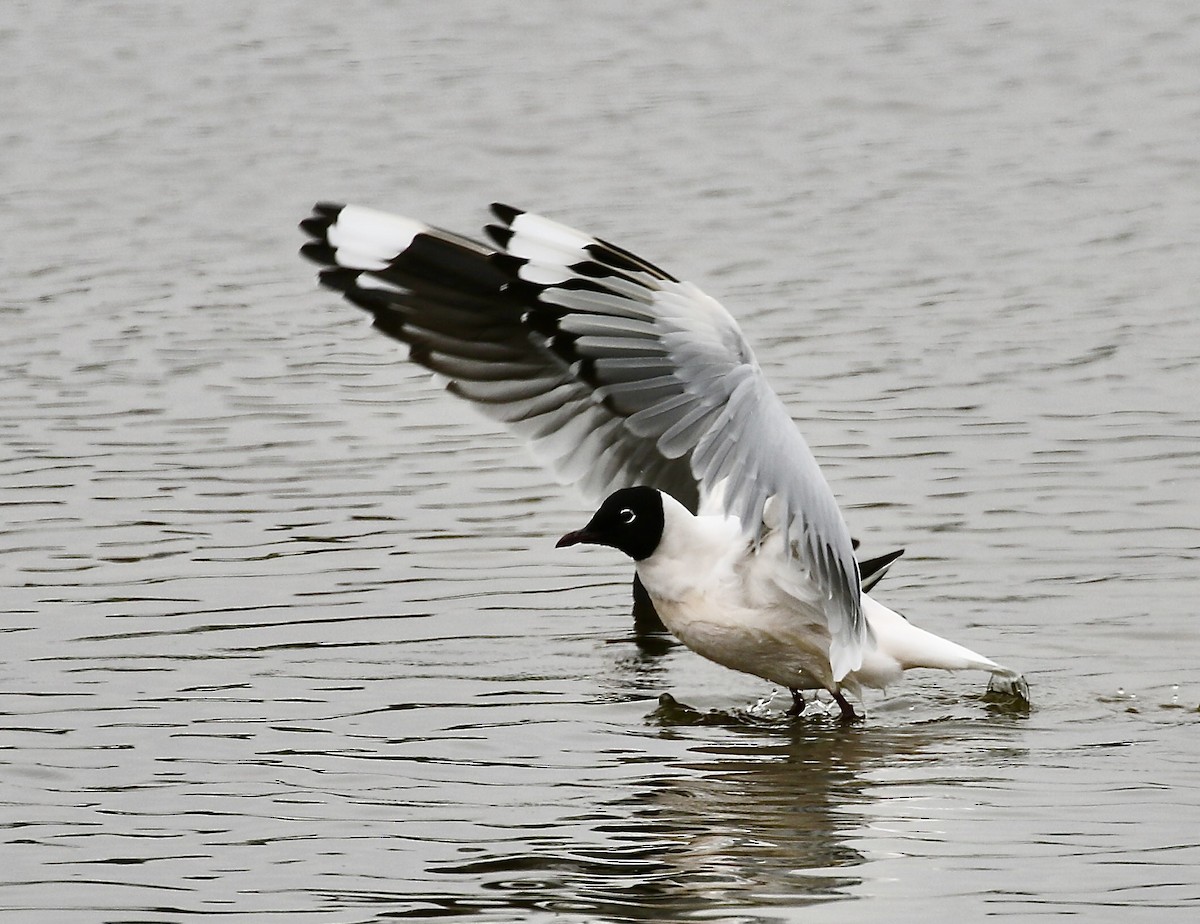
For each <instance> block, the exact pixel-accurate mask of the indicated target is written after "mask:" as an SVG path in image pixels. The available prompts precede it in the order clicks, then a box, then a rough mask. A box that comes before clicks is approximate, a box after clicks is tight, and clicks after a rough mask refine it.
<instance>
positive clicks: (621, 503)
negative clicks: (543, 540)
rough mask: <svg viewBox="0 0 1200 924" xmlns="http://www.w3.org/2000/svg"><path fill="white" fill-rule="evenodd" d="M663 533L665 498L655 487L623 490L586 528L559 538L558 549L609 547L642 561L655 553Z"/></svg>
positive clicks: (599, 511) (612, 496)
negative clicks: (577, 546)
mask: <svg viewBox="0 0 1200 924" xmlns="http://www.w3.org/2000/svg"><path fill="white" fill-rule="evenodd" d="M662 533H663V500H662V495H661V494H660V493H659V492H658V491H656V490H655V489H654V488H644V487H639V488H622V489H621V490H619V491H615V492H613V493H612V494H610V495H609V496H608V498H607V499H606V500H605V501H604V503H603V504H601V505H600V509H599V510H597V511H596V513H595V514H594V515H593V516H592V518H591V519H590V520H589V521H588V525H587V526H585V527H584V528H583V529H580V530H576V531H575V532H573V533H567V534H566V535H565V536H563V537H562V538H561V539H559V540H558V548H560V549H561V548H562V547H563V546H565V545H578V544H579V543H581V542H586V543H590V544H591V545H609V546H612V547H613V548H614V549H618V550H619V551H622V552H624V553H625V554H626V555H628V556H629V557H630V558H632V559H633V560H634V561H641V560H642V559H643V558H649V557H650V556H651V555H653V554H654V550H655V549H656V548H658V543H659V540H660V539H662Z"/></svg>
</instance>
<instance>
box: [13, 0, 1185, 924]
mask: <svg viewBox="0 0 1200 924" xmlns="http://www.w3.org/2000/svg"><path fill="white" fill-rule="evenodd" d="M1197 62H1200V13H1197V12H1196V9H1195V6H1194V4H1192V3H1189V2H1184V0H1178V2H1169V0H1164V2H1149V3H1141V4H1124V3H1116V2H1113V3H1099V4H1097V3H1083V2H1070V0H1068V2H1064V3H1056V4H1017V5H1012V4H1007V3H1001V2H998V0H997V2H982V0H979V2H974V0H973V2H968V3H962V4H955V5H949V4H935V3H914V4H903V5H895V6H893V5H888V4H876V5H872V4H858V5H844V4H835V5H810V4H799V5H795V4H793V5H782V4H780V5H754V6H752V7H751V6H741V5H738V6H735V5H732V4H729V5H717V4H706V3H690V4H689V3H678V4H675V3H649V4H646V3H623V4H613V5H609V6H605V5H601V6H599V7H597V6H595V5H592V6H589V7H587V8H584V7H570V8H568V7H566V6H564V5H561V4H555V3H552V2H549V0H532V2H525V3H521V4H503V3H490V2H489V3H477V4H471V5H469V6H468V5H462V6H461V7H459V6H451V5H443V4H433V3H430V4H417V3H404V4H391V3H382V2H379V3H368V2H347V3H338V4H325V5H317V4H301V3H289V2H280V3H271V4H243V3H234V2H221V3H216V2H214V3H208V4H192V3H157V4H138V3H133V4H125V3H103V2H97V3H91V4H70V3H54V2H45V3H42V2H39V3H33V2H10V3H8V4H7V5H5V6H4V8H3V10H0V111H2V112H3V119H2V122H0V126H2V127H0V151H2V155H3V156H2V157H0V177H2V179H3V182H2V183H0V214H3V216H4V217H5V220H6V230H5V233H4V235H3V245H2V253H3V256H2V265H3V268H4V273H3V282H2V283H0V325H3V328H2V329H3V338H2V339H0V435H2V438H3V453H2V456H0V505H2V508H3V511H4V519H3V521H2V525H0V552H2V555H0V567H2V569H3V576H4V604H5V606H4V616H3V622H2V624H0V629H2V633H0V638H2V641H3V658H2V660H0V715H2V732H0V779H2V780H3V796H2V798H0V833H2V837H3V846H2V848H0V855H2V856H3V860H4V862H3V865H2V866H0V917H2V918H3V919H4V920H6V921H7V920H11V921H14V922H16V921H20V922H76V921H79V922H84V921H87V922H91V921H106V922H130V921H137V922H173V921H193V920H197V919H200V918H204V917H208V916H212V915H224V916H226V917H228V918H230V919H237V920H254V921H273V920H278V921H288V922H294V921H313V922H373V921H387V920H396V919H408V920H422V919H432V918H439V919H442V920H462V921H515V920H524V921H540V920H546V921H549V920H555V921H581V922H583V921H589V922H590V921H632V920H653V921H684V920H705V921H745V922H759V921H794V920H805V921H822V920H839V921H848V920H873V919H878V920H888V921H901V922H909V921H919V922H928V921H931V920H939V921H940V920H975V919H979V918H982V917H983V916H984V915H989V916H1008V917H1012V918H1015V919H1018V920H1029V919H1032V918H1034V917H1035V916H1043V915H1046V916H1060V915H1066V914H1078V915H1081V916H1083V917H1085V918H1086V919H1088V920H1120V921H1132V920H1144V921H1190V920H1193V919H1194V916H1195V914H1196V910H1197V907H1200V872H1198V870H1200V771H1198V770H1197V766H1198V765H1200V743H1198V740H1197V739H1198V736H1200V712H1198V708H1200V683H1198V682H1197V678H1196V673H1195V664H1196V663H1197V661H1198V660H1200V632H1198V630H1197V621H1196V613H1195V605H1194V602H1193V598H1194V595H1195V590H1196V586H1197V579H1196V572H1197V561H1198V559H1200V500H1198V498H1200V461H1198V460H1200V453H1198V447H1200V410H1198V404H1197V397H1196V396H1197V391H1198V388H1200V320H1198V312H1197V304H1198V302H1200V261H1198V260H1197V256H1196V246H1197V241H1198V240H1200V147H1197V142H1196V139H1197V137H1200V103H1198V102H1197V100H1198V99H1200V93H1198V91H1200V65H1198V64H1197ZM319 198H334V199H351V200H354V201H360V202H365V203H370V204H375V205H379V206H382V207H387V208H392V209H396V210H403V211H407V212H410V213H412V214H416V215H420V216H422V217H425V218H427V219H430V220H433V221H436V222H438V223H441V224H444V225H447V226H450V227H453V228H456V229H459V230H471V229H473V228H476V227H478V226H479V224H480V223H482V221H483V220H484V218H485V215H484V207H485V205H486V203H488V202H489V201H491V200H493V199H500V200H505V201H511V202H513V203H514V204H517V205H520V206H524V207H528V208H535V209H538V210H541V211H544V212H547V213H550V214H552V215H554V216H555V217H558V218H560V219H562V220H564V221H567V222H570V223H572V224H575V225H579V226H583V227H586V228H588V229H589V230H591V231H593V232H594V233H597V234H600V235H602V236H604V237H607V238H609V239H614V240H617V241H618V242H620V243H623V244H626V245H627V246H629V247H631V248H633V249H635V250H637V251H639V252H642V253H644V254H645V255H646V256H647V257H649V258H650V259H653V260H655V261H656V262H660V263H661V264H663V265H664V266H667V267H668V268H670V269H671V270H673V271H675V272H677V273H679V274H682V275H684V276H685V277H686V278H690V279H693V280H695V281H696V282H698V283H700V284H701V285H702V286H704V288H705V289H706V290H707V291H709V292H710V293H711V294H713V295H715V296H717V297H718V298H720V299H722V301H723V302H724V303H725V304H726V305H727V306H729V307H730V308H731V310H732V311H733V312H734V313H735V314H737V315H738V317H739V318H741V319H742V321H743V324H744V327H745V329H746V333H747V335H748V337H749V338H750V339H751V340H752V341H753V342H754V343H755V344H756V346H757V348H758V350H759V356H760V359H761V361H762V363H763V365H764V366H765V367H766V368H767V369H768V372H769V374H770V376H771V378H772V380H773V381H774V382H775V383H776V385H777V387H778V389H779V391H780V392H781V394H782V395H783V396H784V398H785V400H786V402H787V403H788V405H789V407H790V408H791V410H792V411H793V413H794V415H795V416H796V417H797V419H798V420H799V421H800V422H801V426H802V427H803V429H804V431H805V433H806V435H807V436H808V438H809V441H810V442H811V444H812V445H813V447H814V450H815V451H816V453H817V455H818V457H819V458H820V459H821V461H822V464H823V466H824V467H825V470H826V473H827V475H828V476H829V478H830V481H831V482H832V483H833V485H834V487H835V490H836V491H837V493H838V495H839V497H840V499H841V501H842V503H843V505H844V507H845V510H846V513H847V517H848V519H849V521H850V523H851V527H852V529H853V531H854V532H855V534H856V535H857V536H858V537H859V538H860V539H862V540H863V542H864V549H865V551H866V552H868V553H869V554H878V553H881V552H884V551H887V550H889V549H891V548H895V547H899V546H904V547H906V548H907V550H908V552H907V554H906V556H905V557H904V558H903V559H902V560H901V561H900V562H899V563H898V565H897V566H896V567H895V568H894V569H893V574H892V575H891V576H889V578H888V579H887V582H886V583H885V584H884V585H883V586H882V587H881V589H880V592H879V596H880V597H881V598H883V599H884V600H885V601H887V602H888V603H890V604H891V605H893V606H895V607H898V608H899V609H901V610H903V611H904V612H905V613H907V614H908V615H910V616H911V617H913V618H914V619H916V620H918V621H919V622H921V623H922V624H923V625H926V626H928V627H929V628H931V629H934V630H935V631H939V632H942V633H944V634H947V635H951V636H953V637H954V638H956V639H958V640H960V641H963V642H964V643H966V644H969V645H970V646H971V647H974V648H977V649H980V650H982V651H984V652H986V653H987V654H989V655H991V656H993V657H995V658H996V659H998V660H1000V661H1003V662H1005V663H1009V664H1012V665H1013V666H1016V667H1019V668H1020V669H1022V670H1024V671H1026V672H1027V674H1028V676H1029V678H1030V681H1031V683H1032V686H1033V697H1034V704H1033V708H1032V709H1029V710H1022V709H1016V708H1013V707H1012V706H1011V704H1007V703H1004V702H1001V701H996V700H993V699H990V698H989V697H988V696H987V695H985V693H984V689H983V686H982V683H981V681H980V680H979V678H976V677H965V676H964V677H943V676H937V677H934V676H927V677H917V678H914V679H912V680H911V681H909V682H906V683H905V684H904V685H903V686H902V687H899V688H897V689H895V690H893V691H891V693H890V694H889V695H887V696H880V695H875V696H872V697H871V698H869V699H868V701H867V704H866V705H867V714H868V719H867V721H866V722H865V723H864V724H863V725H861V726H857V727H851V728H845V727H841V726H839V725H838V724H837V723H836V722H834V721H833V720H832V718H830V717H825V716H822V715H819V714H812V713H811V712H810V714H808V715H806V716H804V717H803V718H801V719H800V720H792V719H789V718H787V717H786V716H785V715H784V712H783V709H784V705H785V703H784V700H785V699H786V696H785V697H778V696H777V695H776V694H777V692H778V691H774V690H772V689H771V688H770V687H769V685H765V684H764V683H762V682H760V681H757V680H755V679H754V678H750V677H746V676H741V675H735V674H732V673H730V672H726V671H723V670H721V669H720V668H717V667H716V666H714V665H711V664H708V663H705V662H702V661H701V660H700V659H699V658H697V657H696V656H694V655H692V654H690V653H689V652H687V651H685V650H683V649H681V648H678V647H675V646H673V645H671V644H670V642H669V641H668V640H667V639H664V638H662V637H660V636H656V635H654V634H653V633H649V634H647V633H644V632H639V631H638V630H637V629H636V628H635V626H634V623H633V621H632V620H631V619H630V617H629V589H628V576H629V575H628V570H629V569H628V567H627V565H626V564H624V563H623V562H622V561H620V560H618V557H617V556H615V555H606V554H605V553H604V552H602V551H594V552H593V553H591V554H585V553H574V552H556V551H555V550H554V549H553V542H554V539H555V537H557V536H558V535H560V534H561V533H562V532H564V531H565V530H567V529H569V528H574V527H576V526H578V525H579V523H580V522H581V520H582V519H583V518H584V517H585V516H586V515H587V512H588V510H587V505H586V504H585V503H584V501H583V500H581V499H580V498H578V497H575V496H574V495H573V494H571V492H570V491H569V490H566V489H562V488H559V487H558V486H556V485H554V484H551V483H549V482H548V480H547V479H546V477H545V476H544V474H543V472H542V471H541V470H540V469H539V468H538V467H536V466H535V465H534V464H532V463H531V462H530V461H529V460H528V459H527V457H526V456H525V455H524V454H523V452H522V450H521V449H520V447H519V446H518V445H517V444H516V443H515V442H513V441H512V440H511V439H510V438H509V437H508V436H507V435H505V434H503V433H500V432H498V431H497V430H496V429H495V428H494V427H492V426H491V425H490V424H487V423H484V422H481V421H480V420H478V419H476V418H475V417H473V416H472V414H471V413H470V412H469V411H468V410H466V409H464V408H461V407H459V406H457V405H456V404H455V402H454V401H453V400H452V399H451V398H450V397H448V396H446V395H444V394H443V393H442V392H440V390H439V388H438V387H437V385H436V384H435V383H431V382H429V380H428V378H427V376H425V375H424V374H422V373H420V372H419V371H417V370H416V369H415V368H413V367H411V366H409V365H408V364H406V363H405V362H404V360H403V356H402V353H401V352H400V351H399V350H398V349H397V348H396V347H395V345H393V344H392V343H390V342H387V341H385V340H384V339H383V338H381V337H379V336H378V335H376V334H374V333H372V332H371V331H370V330H369V329H368V328H367V327H366V326H365V324H364V323H363V321H362V319H361V318H360V317H359V316H358V315H357V313H356V312H355V311H354V309H352V308H350V307H348V306H345V305H343V304H340V303H339V302H338V301H337V299H335V298H334V297H333V296H332V295H330V294H328V293H322V292H319V291H317V289H316V287H315V285H314V283H313V271H312V268H311V267H308V266H306V265H304V264H303V263H302V262H301V261H300V260H299V259H298V258H297V256H296V253H295V251H296V248H297V246H298V244H299V235H298V233H297V232H296V230H295V224H296V222H297V221H298V220H299V219H300V218H302V217H303V216H304V215H305V213H306V212H307V210H308V208H309V206H310V205H311V203H312V201H314V200H316V199H319ZM663 694H669V697H668V698H664V699H661V700H660V697H661V696H662V695H663Z"/></svg>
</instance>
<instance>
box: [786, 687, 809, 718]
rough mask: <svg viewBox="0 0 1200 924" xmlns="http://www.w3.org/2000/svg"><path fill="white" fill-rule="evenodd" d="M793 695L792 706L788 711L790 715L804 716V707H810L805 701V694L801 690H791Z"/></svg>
mask: <svg viewBox="0 0 1200 924" xmlns="http://www.w3.org/2000/svg"><path fill="white" fill-rule="evenodd" d="M788 692H789V693H791V694H792V706H791V708H790V709H788V711H787V714H788V715H804V707H805V706H807V705H808V703H806V702H805V701H804V694H803V693H802V692H801V691H800V690H789V691H788Z"/></svg>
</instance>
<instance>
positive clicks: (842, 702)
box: [829, 690, 862, 722]
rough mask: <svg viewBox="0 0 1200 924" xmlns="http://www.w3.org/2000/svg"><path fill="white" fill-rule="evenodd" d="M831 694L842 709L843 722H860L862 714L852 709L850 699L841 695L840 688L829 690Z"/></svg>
mask: <svg viewBox="0 0 1200 924" xmlns="http://www.w3.org/2000/svg"><path fill="white" fill-rule="evenodd" d="M829 692H831V693H832V694H833V701H834V702H835V703H837V704H838V706H839V707H840V708H841V710H842V721H843V722H861V721H862V716H861V715H859V714H858V713H857V712H855V711H854V707H853V706H851V705H850V700H848V699H846V697H845V696H843V695H842V691H841V690H830V691H829Z"/></svg>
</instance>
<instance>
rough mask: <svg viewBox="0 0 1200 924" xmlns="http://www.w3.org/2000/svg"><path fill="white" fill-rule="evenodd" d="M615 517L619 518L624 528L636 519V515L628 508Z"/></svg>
mask: <svg viewBox="0 0 1200 924" xmlns="http://www.w3.org/2000/svg"><path fill="white" fill-rule="evenodd" d="M617 516H619V517H620V518H621V522H622V523H624V524H625V525H626V526H628V525H629V524H630V523H632V522H633V521H634V520H636V519H637V514H636V513H634V512H633V511H632V510H630V509H629V508H628V507H625V508H624V509H623V510H622V511H621V512H620V513H618V514H617Z"/></svg>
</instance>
